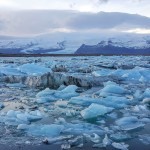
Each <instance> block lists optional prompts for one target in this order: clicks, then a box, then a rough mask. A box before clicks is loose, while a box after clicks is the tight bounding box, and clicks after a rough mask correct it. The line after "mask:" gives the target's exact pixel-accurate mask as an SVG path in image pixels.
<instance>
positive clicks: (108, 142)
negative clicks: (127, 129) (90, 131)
mask: <svg viewBox="0 0 150 150" xmlns="http://www.w3.org/2000/svg"><path fill="white" fill-rule="evenodd" d="M110 144H111V140H110V139H109V138H108V136H107V134H105V137H104V139H103V145H104V146H105V147H106V146H107V145H110Z"/></svg>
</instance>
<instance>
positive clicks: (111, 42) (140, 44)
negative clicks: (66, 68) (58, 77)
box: [0, 33, 150, 54]
mask: <svg viewBox="0 0 150 150" xmlns="http://www.w3.org/2000/svg"><path fill="white" fill-rule="evenodd" d="M97 43H99V44H97ZM82 44H85V45H86V46H88V45H94V46H93V47H94V48H104V47H106V46H113V47H114V48H126V49H138V50H140V49H147V48H150V36H149V35H137V34H116V35H110V34H101V35H100V34H98V33H97V34H84V35H83V34H79V33H78V34H77V33H65V34H64V33H58V34H46V35H40V36H36V37H30V38H27V37H26V38H18V37H14V38H13V37H1V38H0V53H5V54H12V53H17V54H18V53H29V54H39V53H40V54H51V53H54V54H72V53H79V54H80V53H90V52H91V50H90V49H89V52H85V51H84V52H82V51H81V48H83V45H82ZM81 45H82V46H81ZM80 46H81V47H80ZM88 48H89V47H88ZM86 49H87V47H86ZM79 50H80V51H79ZM82 50H83V49H82ZM87 51H88V50H87ZM94 52H95V51H94Z"/></svg>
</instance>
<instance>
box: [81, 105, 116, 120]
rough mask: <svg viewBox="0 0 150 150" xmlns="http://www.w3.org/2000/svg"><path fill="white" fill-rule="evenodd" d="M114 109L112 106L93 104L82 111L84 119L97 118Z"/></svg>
mask: <svg viewBox="0 0 150 150" xmlns="http://www.w3.org/2000/svg"><path fill="white" fill-rule="evenodd" d="M112 110H113V108H111V107H106V106H103V105H98V104H91V105H90V106H89V107H88V108H86V109H84V110H82V111H81V116H82V117H83V118H84V119H91V118H96V117H98V116H102V115H105V114H106V113H109V112H111V111H112Z"/></svg>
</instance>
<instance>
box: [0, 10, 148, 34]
mask: <svg viewBox="0 0 150 150" xmlns="http://www.w3.org/2000/svg"><path fill="white" fill-rule="evenodd" d="M0 20H1V21H0V28H1V30H0V34H7V35H37V34H42V33H53V32H67V33H68V32H94V31H95V32H96V31H104V30H110V31H111V30H116V31H117V30H118V31H124V30H131V29H132V30H133V29H134V28H144V29H150V18H148V17H143V16H140V15H132V14H126V13H105V12H100V13H85V12H84V13H83V12H82V13H81V12H77V11H56V10H53V11H52V10H51V11H49V10H34V11H33V10H30V11H29V10H28V11H27V10H26V11H14V12H10V13H8V12H7V13H0Z"/></svg>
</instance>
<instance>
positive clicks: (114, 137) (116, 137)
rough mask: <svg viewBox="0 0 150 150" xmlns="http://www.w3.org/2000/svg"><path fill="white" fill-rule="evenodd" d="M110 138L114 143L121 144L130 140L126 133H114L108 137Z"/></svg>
mask: <svg viewBox="0 0 150 150" xmlns="http://www.w3.org/2000/svg"><path fill="white" fill-rule="evenodd" d="M110 138H111V139H112V140H114V141H116V142H122V141H126V140H129V139H131V136H130V135H128V134H126V133H114V134H111V135H110Z"/></svg>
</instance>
